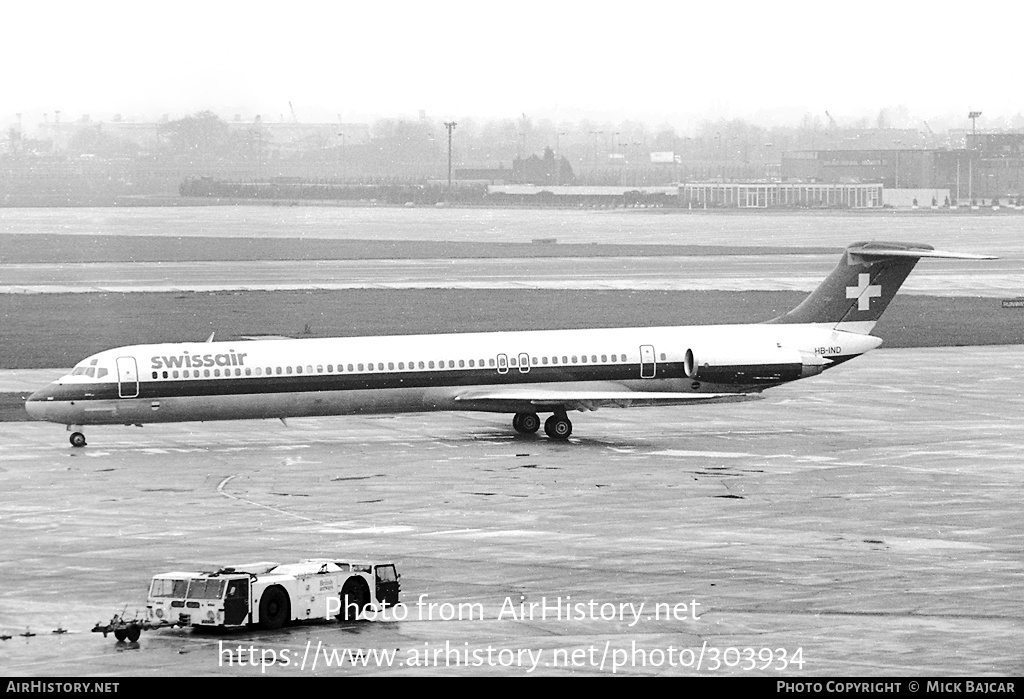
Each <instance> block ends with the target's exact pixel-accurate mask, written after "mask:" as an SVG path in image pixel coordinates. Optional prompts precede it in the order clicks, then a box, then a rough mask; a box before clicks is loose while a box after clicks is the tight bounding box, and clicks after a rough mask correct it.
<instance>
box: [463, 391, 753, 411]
mask: <svg viewBox="0 0 1024 699" xmlns="http://www.w3.org/2000/svg"><path fill="white" fill-rule="evenodd" d="M760 398H761V396H759V395H757V394H750V393H668V392H661V391H627V390H619V391H615V390H586V389H558V388H550V389H548V388H514V387H510V388H499V387H495V388H487V389H474V390H469V391H463V392H462V393H460V394H459V395H457V396H455V402H456V403H457V404H460V405H463V406H465V407H466V408H472V407H476V406H480V407H482V406H487V409H489V410H496V409H500V408H502V406H507V409H508V410H509V411H517V412H518V411H520V410H522V409H523V407H524V406H526V405H529V406H534V407H536V408H542V407H548V408H554V407H561V408H564V409H566V410H579V411H587V410H597V409H598V408H602V407H618V408H629V407H640V406H656V405H692V404H696V403H700V404H706V403H733V402H742V401H749V400H758V399H760Z"/></svg>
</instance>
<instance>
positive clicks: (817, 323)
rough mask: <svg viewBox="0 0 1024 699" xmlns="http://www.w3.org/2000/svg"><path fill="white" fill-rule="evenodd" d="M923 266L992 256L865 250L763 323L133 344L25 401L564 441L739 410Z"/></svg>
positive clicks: (136, 419)
mask: <svg viewBox="0 0 1024 699" xmlns="http://www.w3.org/2000/svg"><path fill="white" fill-rule="evenodd" d="M922 257H945V258H955V259H994V258H991V257H987V256H982V255H967V254H958V253H951V252H941V251H938V250H935V249H933V248H932V247H931V246H929V245H918V244H905V243H884V242H867V243H855V244H853V245H851V246H849V247H848V248H847V249H846V250H845V251H844V252H843V256H842V259H841V260H840V261H839V264H838V266H837V267H836V268H835V270H833V272H832V273H831V274H830V275H829V276H828V278H827V279H825V281H824V282H822V284H821V285H820V286H819V287H818V288H817V289H815V290H814V291H813V292H812V293H811V294H810V295H809V296H808V297H807V298H806V299H805V300H804V301H803V302H802V303H801V304H800V305H799V306H797V307H796V308H795V309H793V310H791V311H789V312H788V313H786V314H784V315H782V316H779V317H778V318H775V319H773V320H769V321H767V322H765V323H760V324H751V325H711V326H690V327H654V328H617V329H593V330H539V331H524V332H487V333H465V334H444V335H412V336H410V335H395V336H384V337H352V338H324V339H308V340H290V339H285V340H248V341H247V340H239V341H231V342H206V343H202V342H197V343H171V344H157V345H133V346H129V347H118V348H116V349H111V350H106V351H104V352H100V353H98V354H95V355H93V356H91V357H88V358H86V359H84V360H83V361H82V362H80V363H79V364H78V365H77V366H75V368H74V369H73V370H72V372H71V373H70V374H68V375H67V376H64V377H62V378H60V379H58V380H57V381H55V382H54V383H52V384H50V385H49V386H47V387H45V388H43V389H41V390H39V391H36V392H35V393H33V394H32V395H31V396H29V398H28V401H27V402H26V404H25V408H26V409H27V410H28V412H29V414H30V415H31V416H32V417H33V418H35V419H37V420H48V421H50V422H57V423H63V424H65V425H67V426H68V431H70V432H71V433H72V434H71V444H72V445H73V446H75V447H82V446H85V435H84V433H83V430H84V426H85V425H99V424H126V425H133V424H134V425H141V424H143V423H148V422H183V421H192V420H238V419H247V418H281V419H284V418H287V417H298V416H311V415H350V414H356V415H361V414H369V413H398V412H421V411H434V410H479V411H487V412H495V413H512V414H514V415H515V417H514V418H513V419H512V427H513V428H514V429H515V430H516V431H518V432H520V433H532V432H536V431H537V430H538V429H539V428H540V425H541V419H540V417H539V416H538V414H540V413H550V414H551V416H550V417H548V418H547V420H546V421H545V422H544V431H545V432H546V433H547V435H548V436H549V437H550V438H552V439H556V440H565V439H568V438H569V435H570V434H571V433H572V423H571V422H570V421H569V418H568V417H567V413H568V412H569V411H570V410H578V411H587V410H596V409H597V408H599V407H605V406H618V407H630V406H652V405H693V404H701V405H703V404H708V403H716V402H726V401H738V400H749V399H752V398H756V397H758V394H760V393H761V392H762V391H764V390H765V389H766V388H771V387H772V386H778V385H780V384H783V383H787V382H789V381H795V380H797V379H803V378H807V377H809V376H815V375H817V374H820V373H821V372H822V371H824V370H826V369H830V368H832V367H834V366H836V365H838V364H841V363H842V362H845V361H847V360H849V359H853V358H854V357H857V356H859V355H861V354H864V353H865V352H867V351H869V350H872V349H874V348H876V347H878V346H879V345H880V344H882V340H881V339H880V338H878V337H874V336H872V335H871V334H870V332H871V330H872V329H873V327H874V325H875V322H876V321H877V320H878V318H879V317H880V316H881V315H882V312H883V311H884V310H885V308H886V307H887V306H888V305H889V302H890V301H891V300H892V298H893V296H894V295H895V294H896V290H897V289H899V287H900V284H902V283H903V280H904V279H906V277H907V275H908V274H910V271H911V270H912V269H913V268H914V265H915V264H917V261H918V260H919V259H920V258H922Z"/></svg>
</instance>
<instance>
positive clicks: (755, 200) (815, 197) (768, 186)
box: [679, 182, 882, 209]
mask: <svg viewBox="0 0 1024 699" xmlns="http://www.w3.org/2000/svg"><path fill="white" fill-rule="evenodd" d="M679 196H680V204H682V206H684V207H688V208H691V209H696V208H708V207H730V208H740V209H765V208H770V207H800V208H844V209H869V208H876V207H880V206H882V185H881V184H878V183H873V184H822V183H783V182H692V183H687V184H682V185H680V186H679Z"/></svg>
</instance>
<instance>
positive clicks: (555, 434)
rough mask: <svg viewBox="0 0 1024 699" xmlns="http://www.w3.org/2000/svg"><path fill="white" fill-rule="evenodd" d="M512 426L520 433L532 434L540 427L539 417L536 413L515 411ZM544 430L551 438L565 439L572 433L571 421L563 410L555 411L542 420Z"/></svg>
mask: <svg viewBox="0 0 1024 699" xmlns="http://www.w3.org/2000/svg"><path fill="white" fill-rule="evenodd" d="M512 427H513V428H514V429H515V431H516V432H519V433H520V434H533V433H534V432H536V431H537V430H539V429H540V418H539V417H538V416H537V413H516V415H515V417H513V418H512ZM544 432H545V433H546V434H547V436H548V437H550V438H551V439H560V440H566V439H569V435H571V434H572V423H571V422H570V421H569V418H568V417H566V415H565V412H559V413H555V414H554V415H552V416H551V417H549V418H548V419H547V420H545V421H544Z"/></svg>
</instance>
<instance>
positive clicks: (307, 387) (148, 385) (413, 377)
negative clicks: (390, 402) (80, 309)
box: [47, 362, 685, 401]
mask: <svg viewBox="0 0 1024 699" xmlns="http://www.w3.org/2000/svg"><path fill="white" fill-rule="evenodd" d="M640 378H641V377H640V365H639V364H607V365H598V366H575V365H574V366H550V365H549V366H534V367H530V371H528V372H520V371H519V370H518V368H515V367H510V368H509V370H508V372H507V373H505V374H499V373H498V371H497V369H494V368H486V369H459V370H450V371H448V370H446V371H394V372H375V373H372V374H356V373H352V374H310V375H304V374H291V375H281V376H278V375H276V374H275V375H273V376H237V377H231V378H202V379H157V380H155V381H152V380H149V381H140V382H139V395H138V396H133V397H135V398H152V399H158V398H179V397H186V396H222V395H252V394H259V393H305V392H317V391H366V390H381V389H389V388H444V387H458V386H481V385H516V384H526V383H563V382H567V381H628V380H635V379H640ZM654 378H658V379H669V378H685V374H684V373H683V364H682V362H671V363H670V362H659V363H658V365H657V373H656V375H655V377H654ZM86 392H88V393H89V394H91V395H84V394H85V393H86ZM47 395H52V396H53V399H54V400H81V401H85V400H112V399H117V398H119V397H120V396H119V395H118V385H117V384H116V383H112V384H69V385H65V386H53V387H52V388H50V392H49V393H48V394H47Z"/></svg>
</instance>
